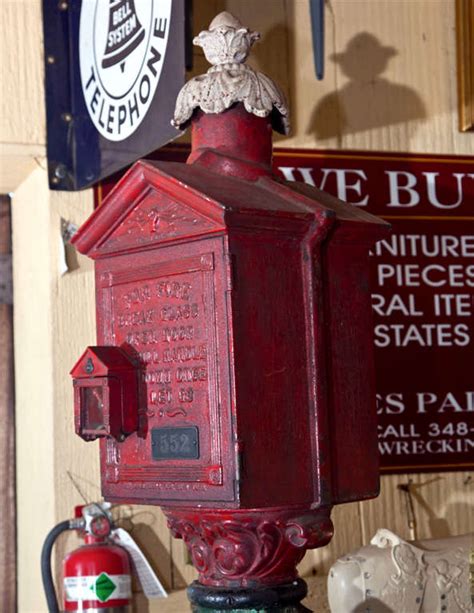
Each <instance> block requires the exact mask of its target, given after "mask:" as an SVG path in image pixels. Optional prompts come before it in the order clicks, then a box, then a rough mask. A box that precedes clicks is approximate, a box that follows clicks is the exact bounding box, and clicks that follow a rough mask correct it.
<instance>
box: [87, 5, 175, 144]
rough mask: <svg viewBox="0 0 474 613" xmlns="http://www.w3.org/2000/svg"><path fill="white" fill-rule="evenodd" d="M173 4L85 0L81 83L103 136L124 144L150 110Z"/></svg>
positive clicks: (91, 115)
mask: <svg viewBox="0 0 474 613" xmlns="http://www.w3.org/2000/svg"><path fill="white" fill-rule="evenodd" d="M171 3H172V0H84V1H83V3H82V7H81V16H80V29H79V63H80V73H81V84H82V91H83V94H84V99H85V102H86V106H87V110H88V113H89V115H90V117H91V120H92V122H93V123H94V125H95V127H96V128H97V130H98V131H99V132H100V134H101V135H102V136H103V137H104V138H106V139H107V140H110V141H122V140H125V139H126V138H128V137H129V136H130V135H131V134H133V133H134V132H135V131H136V130H137V128H138V127H139V126H140V124H141V123H142V121H143V119H144V118H145V116H146V113H147V111H148V109H149V107H150V104H151V102H152V99H153V96H154V94H155V91H156V87H157V85H158V82H159V80H160V76H161V70H162V67H163V63H164V57H165V53H166V46H167V43H168V34H169V29H170V21H171Z"/></svg>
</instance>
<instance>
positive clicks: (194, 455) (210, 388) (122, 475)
mask: <svg viewBox="0 0 474 613" xmlns="http://www.w3.org/2000/svg"><path fill="white" fill-rule="evenodd" d="M132 275H133V278H132ZM105 285H108V287H104V290H103V291H104V299H105V300H106V301H107V300H108V301H109V304H110V312H111V313H112V314H113V316H112V320H111V321H110V323H109V326H110V327H109V335H108V338H107V339H106V340H107V342H110V343H111V344H114V345H118V346H122V347H125V348H127V350H128V351H129V352H130V353H131V354H132V355H135V356H136V357H137V358H138V359H139V361H140V363H141V364H142V366H143V370H142V380H141V386H142V393H143V396H145V394H146V400H145V398H143V401H142V407H141V416H140V421H141V423H142V424H144V427H145V429H146V430H147V431H148V432H150V433H151V436H147V437H141V436H133V437H129V439H127V440H125V441H124V442H123V443H121V445H120V462H118V463H117V462H116V461H114V460H113V456H114V454H109V455H110V456H111V460H112V461H111V462H110V463H109V466H111V467H112V466H114V470H116V478H117V479H118V480H119V481H133V482H137V481H141V482H149V483H152V482H153V483H154V484H156V487H158V488H160V487H162V488H165V489H169V487H170V486H171V485H172V483H171V482H177V483H179V482H180V481H181V482H191V481H194V482H197V483H207V484H209V485H210V484H212V485H219V484H221V483H222V461H221V451H220V432H219V429H218V428H217V431H216V430H215V426H214V425H215V424H217V423H218V416H217V413H218V403H217V381H216V380H217V374H216V368H217V364H216V359H217V358H216V342H217V341H216V324H215V305H214V300H215V295H214V294H215V290H214V256H213V254H212V253H206V254H197V255H191V256H189V257H186V258H182V259H179V260H174V261H172V260H171V261H165V262H156V263H150V264H148V265H147V266H144V267H142V268H141V269H140V270H139V271H137V270H134V271H133V272H132V271H130V272H129V271H120V272H119V271H117V272H116V273H112V274H111V275H110V277H109V279H108V280H107V282H106V283H105ZM145 404H146V407H145V406H143V405H145ZM157 460H160V462H157ZM166 483H167V484H168V485H167V486H165V484H166ZM160 484H161V485H160ZM173 487H174V486H173ZM176 489H179V486H178V485H176Z"/></svg>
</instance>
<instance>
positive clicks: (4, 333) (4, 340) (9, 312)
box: [0, 196, 16, 611]
mask: <svg viewBox="0 0 474 613" xmlns="http://www.w3.org/2000/svg"><path fill="white" fill-rule="evenodd" d="M11 242H12V241H11V214H10V199H9V198H8V197H7V196H0V257H2V256H4V257H5V256H6V257H8V256H10V255H11ZM4 270H5V269H4ZM10 272H11V271H10ZM6 274H9V273H8V272H7V273H6ZM5 281H6V278H5V277H2V278H0V284H4V283H5ZM5 300H6V298H5ZM0 423H1V428H0V508H1V509H2V523H1V527H0V586H1V591H2V593H1V597H0V602H1V603H2V610H3V611H15V609H16V505H15V409H14V385H13V307H12V305H11V304H8V303H7V302H6V301H5V302H0Z"/></svg>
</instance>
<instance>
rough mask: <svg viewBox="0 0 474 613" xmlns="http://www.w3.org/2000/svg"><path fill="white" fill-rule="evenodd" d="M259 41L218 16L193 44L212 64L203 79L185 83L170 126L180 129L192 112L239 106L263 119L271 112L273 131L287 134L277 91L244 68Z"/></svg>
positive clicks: (223, 15) (285, 114)
mask: <svg viewBox="0 0 474 613" xmlns="http://www.w3.org/2000/svg"><path fill="white" fill-rule="evenodd" d="M259 38H260V34H259V33H258V32H251V31H250V30H249V29H248V28H245V27H243V26H242V24H241V23H240V21H239V20H238V19H237V18H236V17H234V16H233V15H231V14H230V13H228V12H223V13H219V15H217V16H216V17H214V19H213V20H212V22H211V24H210V26H209V30H203V31H202V32H201V33H200V34H199V35H198V36H196V37H195V38H194V40H193V43H194V44H195V45H198V46H200V47H202V48H203V50H204V55H205V56H206V59H207V61H208V62H209V63H210V64H212V66H211V68H209V70H208V71H207V73H206V74H204V75H199V76H198V77H194V78H193V79H191V80H190V81H188V82H187V83H186V84H185V85H184V87H183V88H182V89H181V91H180V92H179V94H178V98H177V100H176V108H175V112H174V118H173V120H172V122H171V123H172V124H173V125H174V126H175V127H176V128H180V127H182V126H183V125H184V124H186V122H187V121H189V119H190V118H191V116H192V114H193V111H194V109H196V108H200V109H201V110H202V111H203V112H204V113H222V112H223V111H225V110H226V109H228V108H230V107H231V106H232V105H233V104H235V103H237V102H242V103H243V105H244V107H245V110H246V111H247V112H248V113H252V114H254V115H257V116H258V117H267V116H268V115H270V113H272V111H273V109H274V108H275V109H276V110H277V111H278V113H275V114H274V117H272V123H273V128H274V129H275V130H277V131H278V132H281V133H282V134H288V133H289V130H290V125H289V120H288V109H287V106H286V100H285V97H284V95H283V93H282V92H281V90H280V88H279V87H278V86H277V85H276V83H274V82H273V81H272V80H271V79H270V78H269V77H267V76H266V75H264V74H263V73H261V72H256V71H255V70H253V69H252V68H250V66H247V64H245V60H246V59H247V57H248V55H249V53H250V48H251V46H252V45H253V43H254V42H255V41H256V40H258V39H259Z"/></svg>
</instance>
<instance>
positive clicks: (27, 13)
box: [0, 0, 46, 145]
mask: <svg viewBox="0 0 474 613" xmlns="http://www.w3.org/2000/svg"><path fill="white" fill-rule="evenodd" d="M0 29H1V33H2V35H1V36H0V75H1V77H0V78H1V91H2V95H1V96H0V143H17V144H23V145H26V144H28V145H33V144H34V145H38V144H45V143H46V113H45V106H44V85H43V81H44V70H43V20H42V11H41V0H3V2H2V3H1V15H0Z"/></svg>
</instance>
